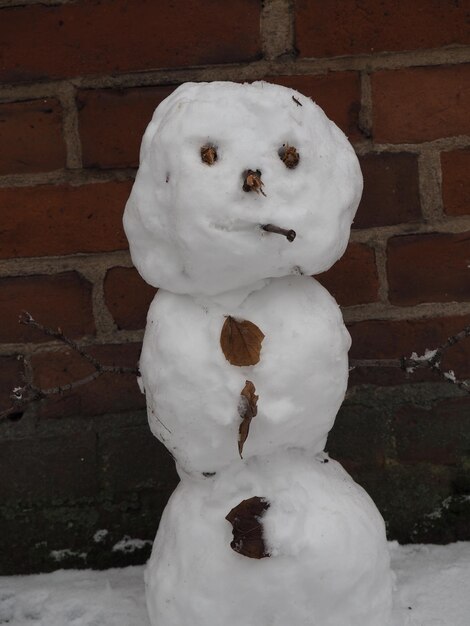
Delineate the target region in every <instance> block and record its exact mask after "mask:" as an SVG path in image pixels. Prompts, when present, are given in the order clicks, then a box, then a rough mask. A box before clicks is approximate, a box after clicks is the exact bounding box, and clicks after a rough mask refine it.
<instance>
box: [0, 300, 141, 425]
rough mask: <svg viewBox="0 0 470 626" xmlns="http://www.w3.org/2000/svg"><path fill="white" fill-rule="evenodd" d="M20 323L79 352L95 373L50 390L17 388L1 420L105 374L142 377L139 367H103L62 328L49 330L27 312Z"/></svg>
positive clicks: (33, 386) (22, 314)
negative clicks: (39, 401) (30, 405)
mask: <svg viewBox="0 0 470 626" xmlns="http://www.w3.org/2000/svg"><path fill="white" fill-rule="evenodd" d="M18 321H19V323H20V324H24V325H25V326H31V327H33V328H36V329H37V330H39V331H40V332H41V333H42V334H43V335H45V336H46V337H52V338H53V339H56V340H58V341H60V342H61V343H63V344H65V345H67V346H68V347H69V348H72V350H74V351H75V352H77V354H79V355H80V357H81V358H82V359H84V360H85V361H88V363H90V365H92V366H93V368H94V369H95V371H94V372H92V373H90V374H88V375H87V376H84V377H83V378H80V379H78V380H74V381H72V382H70V383H66V384H65V385H57V386H56V387H50V388H49V389H41V388H40V387H37V386H36V385H34V384H33V383H31V382H25V384H24V385H22V386H19V387H15V389H13V391H12V393H11V396H10V399H11V401H12V404H11V406H10V407H9V408H8V409H6V410H5V411H2V412H1V413H0V419H2V418H5V417H9V416H12V415H16V414H18V413H21V412H22V411H23V410H24V409H25V408H26V406H27V405H28V404H30V403H31V402H37V401H38V400H44V399H46V398H48V397H50V396H54V395H62V394H65V393H68V392H70V391H73V390H74V389H77V388H78V387H82V386H83V385H87V384H88V383H91V382H92V381H93V380H96V379H97V378H99V377H100V376H102V375H103V374H134V376H140V372H139V369H138V368H137V367H124V366H117V365H103V364H102V363H100V362H99V361H98V359H96V358H95V357H94V356H93V355H92V354H90V353H89V352H87V351H86V350H84V349H83V348H82V347H81V346H79V345H78V343H77V342H76V341H74V340H73V339H70V337H67V336H66V335H64V333H63V332H62V330H61V329H60V328H59V329H57V330H53V329H52V328H48V327H47V326H44V325H43V324H40V323H39V322H37V321H36V320H35V319H34V318H33V316H32V315H31V314H30V313H28V312H27V311H23V312H22V313H21V315H20V317H19V320H18Z"/></svg>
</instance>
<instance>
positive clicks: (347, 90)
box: [266, 72, 362, 139]
mask: <svg viewBox="0 0 470 626" xmlns="http://www.w3.org/2000/svg"><path fill="white" fill-rule="evenodd" d="M266 80H268V81H269V82H271V83H276V84H278V85H284V86H285V87H290V88H291V89H297V91H300V93H303V94H305V95H306V96H308V97H310V98H312V100H313V101H314V102H315V103H316V104H318V106H320V107H321V108H322V109H323V110H324V111H325V113H326V114H327V115H328V117H330V118H331V119H332V120H333V121H334V122H335V124H337V125H338V126H339V127H340V128H341V130H342V131H343V132H345V133H346V135H348V137H349V138H350V139H361V138H362V135H361V133H360V131H359V128H358V121H359V110H360V108H361V83H360V78H359V74H358V73H357V72H332V73H328V74H324V75H319V76H269V77H268V78H267V79H266Z"/></svg>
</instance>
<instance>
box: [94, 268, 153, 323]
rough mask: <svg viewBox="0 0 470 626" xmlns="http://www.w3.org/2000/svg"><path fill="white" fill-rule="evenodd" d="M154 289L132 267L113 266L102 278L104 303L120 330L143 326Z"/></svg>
mask: <svg viewBox="0 0 470 626" xmlns="http://www.w3.org/2000/svg"><path fill="white" fill-rule="evenodd" d="M156 291H157V290H156V289H155V288H154V287H151V286H150V285H147V283H146V282H145V281H144V280H143V279H142V278H141V277H140V276H139V274H138V272H137V270H135V269H134V268H133V267H113V268H111V269H110V270H108V272H107V273H106V277H105V280H104V296H105V300H106V305H107V307H108V309H109V311H110V313H111V315H112V316H113V318H114V321H115V322H116V325H117V327H118V328H119V329H120V330H121V329H122V328H125V329H127V330H136V329H139V328H145V322H146V319H147V311H148V309H149V306H150V303H151V302H152V300H153V297H154V296H155V293H156Z"/></svg>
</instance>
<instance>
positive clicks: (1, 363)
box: [0, 356, 24, 413]
mask: <svg viewBox="0 0 470 626" xmlns="http://www.w3.org/2000/svg"><path fill="white" fill-rule="evenodd" d="M22 374H23V360H22V359H21V358H18V356H2V357H0V413H1V412H2V411H4V410H6V409H8V408H9V407H10V406H11V404H12V402H11V398H10V395H11V393H12V391H13V389H14V388H15V387H21V385H22V384H23V382H24V380H23V376H22Z"/></svg>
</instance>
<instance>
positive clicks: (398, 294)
mask: <svg viewBox="0 0 470 626" xmlns="http://www.w3.org/2000/svg"><path fill="white" fill-rule="evenodd" d="M387 259H388V260H387V274H388V282H389V297H390V302H392V303H393V304H399V305H413V304H419V303H421V302H453V301H454V302H463V301H467V300H470V271H469V265H470V232H466V233H458V234H447V233H446V234H442V233H431V234H426V235H405V236H399V237H392V239H390V240H389V242H388V247H387Z"/></svg>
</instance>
